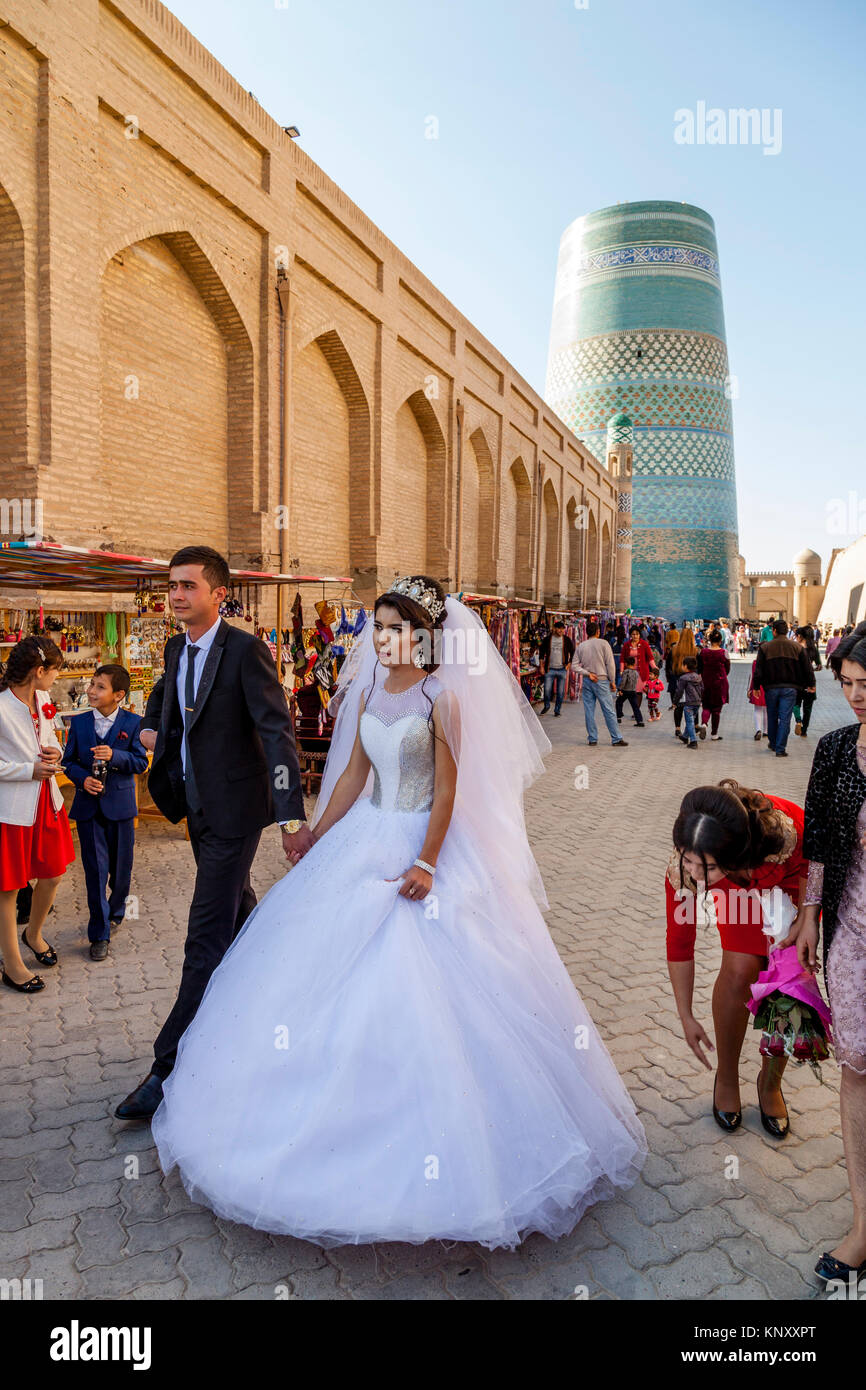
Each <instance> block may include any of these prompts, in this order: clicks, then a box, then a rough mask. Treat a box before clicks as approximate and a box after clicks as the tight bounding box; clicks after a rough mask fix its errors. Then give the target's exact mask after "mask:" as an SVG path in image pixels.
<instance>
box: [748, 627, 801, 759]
mask: <svg viewBox="0 0 866 1390" xmlns="http://www.w3.org/2000/svg"><path fill="white" fill-rule="evenodd" d="M773 633H774V636H773V638H772V640H771V641H769V642H762V643H761V645H760V647H759V648H758V655H757V657H756V659H755V670H754V674H753V676H752V680H753V683H754V684H755V685H756V686H760V687H761V689H762V690H763V692H764V698H765V699H766V702H767V734H768V736H769V744H770V750H771V752H773V753H775V754H776V757H777V758H787V756H788V752H787V743H788V735H789V733H790V731H791V715H792V713H793V710H794V702H795V701H796V699H797V690H798V689H800V690H808V689H809V688H810V687H813V686H814V680H813V677H812V663H811V662H810V660H809V658H808V656H807V655H806V652H805V649H804V648H803V647H801V646H800V645H799V643H798V642H792V641H791V639H790V637H788V635H787V633H788V624H787V623H786V622H785V619H784V618H777V619H776V621H775V622H774V624H773Z"/></svg>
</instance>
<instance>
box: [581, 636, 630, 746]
mask: <svg viewBox="0 0 866 1390" xmlns="http://www.w3.org/2000/svg"><path fill="white" fill-rule="evenodd" d="M572 666H573V667H574V670H575V671H577V672H579V673H580V675H582V676H583V681H582V690H581V698H582V700H583V714H584V718H585V720H586V740H587V743H589V745H590V746H593V745H594V744H596V743H598V728H597V727H596V722H595V707H596V704H599V705H601V712H602V715H603V716H604V722H605V724H606V725H607V731H608V733H609V734H610V741H611V743H612V744H613V746H614V747H615V748H627V747H628V744H627V743H626V740H625V739H624V738H623V737H622V735H621V734H620V732H619V729H618V727H617V722H616V712H615V710H614V704H613V696H614V692H615V690H616V667H615V666H614V659H613V652H612V651H611V649H610V643H609V642H606V641H605V640H604V638H603V637H599V635H598V623H597V622H596V621H595V619H594V618H590V620H589V622H588V623H587V625H586V637H585V639H584V641H583V642H580V643H579V644H578V648H577V651H576V652H575V654H574V660H573V661H572Z"/></svg>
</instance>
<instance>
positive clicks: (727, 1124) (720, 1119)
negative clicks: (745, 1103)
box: [713, 1081, 743, 1134]
mask: <svg viewBox="0 0 866 1390" xmlns="http://www.w3.org/2000/svg"><path fill="white" fill-rule="evenodd" d="M713 1119H714V1120H715V1122H716V1124H717V1125H718V1126H719V1129H723V1130H724V1131H725V1133H726V1134H733V1132H734V1130H735V1129H739V1128H740V1125H741V1124H742V1123H743V1112H742V1110H719V1109H718V1108H717V1106H716V1083H715V1081H714V1082H713Z"/></svg>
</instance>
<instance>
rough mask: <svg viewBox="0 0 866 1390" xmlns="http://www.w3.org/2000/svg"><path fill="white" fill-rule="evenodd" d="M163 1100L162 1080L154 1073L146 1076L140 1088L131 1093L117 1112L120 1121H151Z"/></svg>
mask: <svg viewBox="0 0 866 1390" xmlns="http://www.w3.org/2000/svg"><path fill="white" fill-rule="evenodd" d="M161 1100H162V1078H161V1077H159V1076H154V1074H153V1072H151V1073H150V1075H149V1076H146V1077H145V1079H144V1080H143V1081H142V1083H141V1085H140V1086H136V1088H135V1090H134V1091H130V1093H129V1095H128V1096H127V1097H126V1100H122V1101H121V1102H120V1104H119V1105H118V1107H117V1109H116V1110H115V1112H114V1113H115V1115H116V1116H117V1118H118V1119H119V1120H149V1119H150V1117H151V1115H153V1114H154V1112H155V1111H156V1109H157V1107H158V1105H159V1102H160V1101H161Z"/></svg>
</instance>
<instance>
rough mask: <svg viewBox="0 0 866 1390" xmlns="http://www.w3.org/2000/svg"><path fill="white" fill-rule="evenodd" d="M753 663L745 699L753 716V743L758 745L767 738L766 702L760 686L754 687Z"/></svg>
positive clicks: (753, 663)
mask: <svg viewBox="0 0 866 1390" xmlns="http://www.w3.org/2000/svg"><path fill="white" fill-rule="evenodd" d="M756 661H757V657H756V658H755V661H753V662H752V670H751V672H750V674H749V688H748V690H747V691H746V699H747V700H748V702H749V704H750V705H751V706H752V711H753V713H754V716H755V742H756V743H760V742H761V739H762V738H766V737H767V701H766V700H765V699H764V692H763V690H762V689H761V687H760V686H757V687H756V686H755V662H756Z"/></svg>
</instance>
